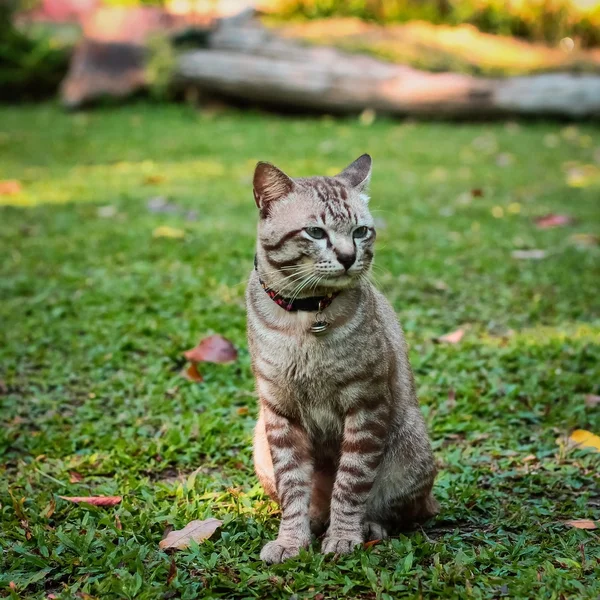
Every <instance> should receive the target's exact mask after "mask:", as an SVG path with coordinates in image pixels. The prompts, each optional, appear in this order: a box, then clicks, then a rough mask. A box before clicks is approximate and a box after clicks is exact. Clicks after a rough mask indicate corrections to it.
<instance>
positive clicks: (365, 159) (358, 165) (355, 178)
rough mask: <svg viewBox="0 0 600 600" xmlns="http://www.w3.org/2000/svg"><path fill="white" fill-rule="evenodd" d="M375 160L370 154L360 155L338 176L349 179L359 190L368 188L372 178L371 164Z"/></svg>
mask: <svg viewBox="0 0 600 600" xmlns="http://www.w3.org/2000/svg"><path fill="white" fill-rule="evenodd" d="M372 164H373V161H372V160H371V157H370V156H369V155H368V154H363V155H362V156H359V157H358V158H357V159H356V160H355V161H354V162H353V163H352V164H351V165H348V166H347V167H346V168H345V169H344V170H343V171H342V172H341V173H340V174H339V175H338V177H339V178H341V179H344V180H345V181H347V182H348V183H349V184H350V185H351V186H352V187H353V188H356V189H357V190H358V191H359V192H362V191H364V190H366V189H367V187H368V185H369V181H370V180H371V165H372Z"/></svg>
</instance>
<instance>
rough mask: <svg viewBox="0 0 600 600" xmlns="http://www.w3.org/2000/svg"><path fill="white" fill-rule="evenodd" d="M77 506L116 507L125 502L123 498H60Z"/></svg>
mask: <svg viewBox="0 0 600 600" xmlns="http://www.w3.org/2000/svg"><path fill="white" fill-rule="evenodd" d="M59 498H62V499H63V500H67V501H69V502H74V503H75V504H93V505H94V506H115V505H116V504H119V502H121V500H123V497H122V496H59Z"/></svg>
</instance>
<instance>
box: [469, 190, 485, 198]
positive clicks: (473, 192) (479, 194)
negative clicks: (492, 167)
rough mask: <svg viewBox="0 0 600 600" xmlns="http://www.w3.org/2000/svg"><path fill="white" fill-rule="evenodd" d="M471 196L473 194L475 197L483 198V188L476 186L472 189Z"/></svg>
mask: <svg viewBox="0 0 600 600" xmlns="http://www.w3.org/2000/svg"><path fill="white" fill-rule="evenodd" d="M471 196H473V198H482V197H483V190H482V189H481V188H475V189H473V190H471Z"/></svg>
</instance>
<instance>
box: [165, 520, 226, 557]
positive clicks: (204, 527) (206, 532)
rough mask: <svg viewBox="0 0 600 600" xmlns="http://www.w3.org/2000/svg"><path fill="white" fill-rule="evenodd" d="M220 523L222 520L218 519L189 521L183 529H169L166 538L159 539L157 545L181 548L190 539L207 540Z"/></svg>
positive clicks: (196, 540)
mask: <svg viewBox="0 0 600 600" xmlns="http://www.w3.org/2000/svg"><path fill="white" fill-rule="evenodd" d="M222 524H223V521H219V519H206V520H205V521H198V520H196V521H190V522H189V523H188V524H187V525H186V526H185V527H184V528H183V529H178V530H175V531H171V532H170V533H169V535H167V537H166V538H164V539H163V540H161V541H160V543H159V544H158V546H159V548H161V549H162V550H166V549H168V548H175V549H176V550H183V549H184V548H187V547H188V546H189V545H190V542H191V541H192V540H194V541H195V542H198V543H199V542H202V541H203V540H207V539H208V538H209V537H210V536H211V535H212V534H213V533H214V532H215V531H216V530H217V529H218V528H219V527H220V526H221V525H222Z"/></svg>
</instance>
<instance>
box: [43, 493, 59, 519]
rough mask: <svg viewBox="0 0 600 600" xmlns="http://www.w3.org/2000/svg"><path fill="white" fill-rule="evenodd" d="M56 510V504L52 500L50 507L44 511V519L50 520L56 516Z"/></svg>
mask: <svg viewBox="0 0 600 600" xmlns="http://www.w3.org/2000/svg"><path fill="white" fill-rule="evenodd" d="M55 510H56V502H55V501H54V498H52V499H51V500H50V502H49V503H48V506H46V508H45V509H44V510H43V511H42V517H46V519H49V518H50V517H51V516H52V515H53V514H54V511H55Z"/></svg>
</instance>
